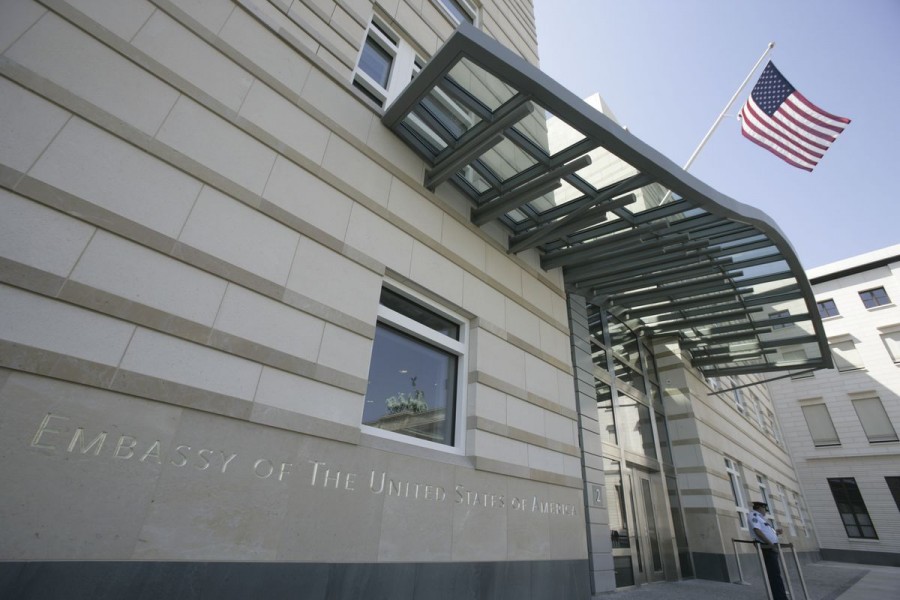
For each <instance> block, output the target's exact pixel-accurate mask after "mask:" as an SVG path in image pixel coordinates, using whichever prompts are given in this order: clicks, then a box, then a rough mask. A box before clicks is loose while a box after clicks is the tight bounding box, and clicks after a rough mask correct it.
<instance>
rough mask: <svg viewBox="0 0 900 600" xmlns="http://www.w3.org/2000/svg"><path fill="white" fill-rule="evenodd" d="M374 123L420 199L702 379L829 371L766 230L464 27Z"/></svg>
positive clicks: (791, 257)
mask: <svg viewBox="0 0 900 600" xmlns="http://www.w3.org/2000/svg"><path fill="white" fill-rule="evenodd" d="M382 121H383V123H384V124H385V125H386V126H387V127H389V128H390V129H391V130H393V131H394V132H395V133H396V134H397V135H398V136H399V137H400V138H402V139H403V140H404V141H405V142H406V143H407V144H408V145H409V146H411V147H412V148H413V149H414V150H415V151H416V152H418V153H419V154H420V155H421V156H422V157H423V158H424V159H425V160H426V161H427V162H428V164H429V167H428V168H427V170H426V172H425V180H424V184H425V186H426V187H428V188H429V189H432V190H434V189H435V188H436V187H437V186H438V185H440V184H442V183H444V182H449V183H451V184H453V185H455V186H456V187H457V188H458V189H459V190H461V191H462V192H463V193H464V194H465V195H467V196H468V197H469V198H470V200H471V202H472V210H471V220H472V223H474V224H475V225H478V226H482V225H485V224H486V223H489V222H493V221H499V222H500V223H501V224H503V225H504V226H505V227H506V228H507V229H508V231H509V246H508V251H509V252H510V253H518V252H524V251H531V250H534V251H537V252H538V253H539V255H540V259H541V266H542V267H543V268H544V269H552V268H562V270H563V275H564V281H565V285H566V287H567V289H568V290H569V291H570V292H574V293H578V294H581V295H583V296H585V297H586V298H587V299H588V301H589V302H591V303H592V304H595V305H597V306H601V307H605V308H609V309H611V310H613V311H614V312H615V313H616V314H618V315H620V316H621V317H622V318H625V319H627V320H629V322H630V323H631V324H632V325H634V326H635V327H637V328H638V329H639V330H641V331H644V332H646V333H648V334H650V335H659V336H673V335H674V336H678V337H679V338H680V340H681V342H682V348H683V349H684V350H685V352H687V354H688V355H689V356H690V357H691V363H692V365H693V366H694V367H696V368H698V369H699V370H700V371H702V372H703V373H704V375H706V376H721V375H729V374H743V373H760V372H767V371H779V370H799V369H816V368H828V367H831V353H830V352H829V350H828V342H827V339H826V337H825V332H824V328H823V326H822V322H821V318H820V317H819V315H818V311H817V309H816V304H815V298H814V296H813V293H812V289H811V287H810V284H809V281H808V279H807V278H806V275H805V273H804V271H803V268H802V266H801V265H800V261H799V260H798V258H797V256H796V254H795V253H794V251H793V249H792V248H791V246H790V243H789V242H788V240H787V239H786V238H785V236H784V234H782V232H781V231H780V230H779V228H778V226H777V225H776V224H775V223H774V222H773V221H772V220H771V219H770V218H769V217H768V216H767V215H765V214H764V213H763V212H761V211H759V210H757V209H756V208H753V207H751V206H747V205H745V204H741V203H739V202H737V201H735V200H733V199H731V198H729V197H727V196H724V195H723V194H720V193H718V192H716V191H715V190H714V189H712V188H711V187H709V186H707V185H706V184H704V183H703V182H701V181H700V180H698V179H697V178H695V177H693V176H692V175H690V174H689V173H687V172H686V171H684V170H683V169H681V168H680V167H678V166H677V165H676V164H675V163H673V162H672V161H670V160H669V159H667V158H666V157H664V156H663V155H661V154H660V153H659V152H657V151H656V150H654V149H653V148H651V147H650V146H648V145H647V144H645V143H643V142H642V141H640V140H639V139H637V138H636V137H634V136H633V135H631V134H630V133H629V132H628V131H626V130H625V129H623V128H622V127H620V126H619V125H618V124H617V123H615V122H614V121H613V120H611V119H610V118H609V117H607V116H605V115H604V114H602V113H600V112H598V111H597V110H595V109H594V108H593V107H591V106H590V105H588V104H587V103H586V102H584V101H582V100H581V99H579V98H577V97H576V96H575V95H574V94H572V93H571V92H569V91H568V90H566V89H565V88H564V87H562V86H561V85H560V84H558V83H557V82H555V81H554V80H552V79H551V78H549V77H548V76H547V75H546V74H544V73H542V72H541V71H540V70H539V69H537V68H536V67H534V66H533V65H531V64H529V63H528V62H526V61H525V60H524V59H522V58H521V57H519V56H517V55H515V54H513V53H512V52H511V51H510V50H508V49H507V48H505V47H503V46H502V45H501V44H500V43H499V42H497V41H496V40H494V39H492V38H490V37H488V36H487V35H485V34H484V33H482V32H481V31H479V30H477V29H476V28H474V27H473V26H471V25H469V24H467V23H464V24H462V25H461V26H460V27H459V29H458V30H457V31H456V32H455V33H454V34H453V35H452V36H451V37H450V39H448V40H447V42H446V43H445V44H444V45H443V47H442V48H441V49H440V50H439V51H438V52H437V54H435V55H434V56H433V57H432V59H431V60H430V61H429V62H428V64H426V65H425V67H424V68H423V69H422V70H421V71H420V72H419V74H418V75H417V76H416V77H415V79H413V81H412V82H411V83H410V84H409V85H408V86H407V88H406V89H405V90H404V91H403V92H402V93H401V94H400V96H399V97H398V98H397V99H396V100H395V101H394V102H393V103H392V104H391V106H390V107H388V109H387V110H386V111H385V114H384V116H383V119H382ZM560 132H561V133H560ZM667 192H671V193H667ZM669 197H671V200H669V201H666V200H667V199H668V198H669Z"/></svg>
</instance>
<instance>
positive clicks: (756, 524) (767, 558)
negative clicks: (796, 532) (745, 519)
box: [750, 502, 788, 600]
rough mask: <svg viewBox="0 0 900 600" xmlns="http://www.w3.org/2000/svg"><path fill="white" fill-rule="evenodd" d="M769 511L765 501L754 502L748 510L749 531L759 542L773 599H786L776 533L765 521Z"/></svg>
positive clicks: (777, 532) (778, 531)
mask: <svg viewBox="0 0 900 600" xmlns="http://www.w3.org/2000/svg"><path fill="white" fill-rule="evenodd" d="M767 512H769V505H768V504H766V503H765V502H754V503H753V510H752V511H750V533H751V534H752V535H753V537H754V539H755V540H756V541H757V542H759V543H760V544H761V549H762V555H763V562H765V564H766V577H768V578H769V587H771V588H772V599H773V600H787V597H788V596H787V593H786V592H785V590H784V581H782V579H781V564H780V563H779V561H778V534H780V533H781V529H778V530H776V529H775V528H774V527H772V525H771V524H769V522H768V521H766V517H765V513H767Z"/></svg>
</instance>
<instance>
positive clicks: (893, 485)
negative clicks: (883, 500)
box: [884, 475, 900, 510]
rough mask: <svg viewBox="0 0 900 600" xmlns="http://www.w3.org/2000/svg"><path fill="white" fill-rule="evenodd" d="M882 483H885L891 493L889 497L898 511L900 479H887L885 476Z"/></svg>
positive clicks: (899, 508)
mask: <svg viewBox="0 0 900 600" xmlns="http://www.w3.org/2000/svg"><path fill="white" fill-rule="evenodd" d="M884 482H885V483H887V486H888V489H889V490H890V491H891V496H893V497H894V503H895V504H896V505H897V510H900V477H897V476H892V477H889V476H887V475H885V477H884Z"/></svg>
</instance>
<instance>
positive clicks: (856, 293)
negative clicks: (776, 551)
mask: <svg viewBox="0 0 900 600" xmlns="http://www.w3.org/2000/svg"><path fill="white" fill-rule="evenodd" d="M898 270H900V246H890V247H888V248H883V249H881V250H877V251H874V252H869V253H866V254H861V255H859V256H854V257H851V258H848V259H845V260H841V261H838V262H835V263H831V264H828V265H824V266H822V267H818V268H815V269H811V270H810V271H809V278H810V281H811V282H812V284H813V289H814V290H815V292H816V300H817V302H818V307H819V311H820V313H821V316H822V319H823V322H824V323H825V330H826V332H827V334H828V341H829V343H830V344H831V349H832V352H833V353H834V359H835V368H834V369H832V370H827V371H815V372H814V373H810V372H803V371H800V372H797V373H795V374H794V375H793V376H791V377H790V378H786V379H781V380H779V381H777V382H773V383H772V384H771V388H772V390H773V392H774V393H775V398H776V406H777V408H778V412H779V415H780V418H781V421H782V423H784V427H785V437H786V438H787V439H788V441H789V443H790V446H791V451H792V453H793V455H794V460H795V462H796V467H797V473H798V475H799V476H800V479H801V484H802V485H803V489H804V492H805V494H806V498H807V500H808V502H809V506H810V510H811V511H812V521H813V523H814V524H815V528H816V531H817V532H818V534H819V541H820V544H821V547H822V556H823V557H825V558H827V559H829V560H841V561H847V562H859V563H867V564H887V565H895V566H896V565H900V512H898V511H900V439H898V437H897V432H898V431H900V368H898V365H900V309H898V308H897V305H896V301H897V299H898V298H900V277H898Z"/></svg>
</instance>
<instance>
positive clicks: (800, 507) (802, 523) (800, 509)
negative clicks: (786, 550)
mask: <svg viewBox="0 0 900 600" xmlns="http://www.w3.org/2000/svg"><path fill="white" fill-rule="evenodd" d="M791 494H793V495H794V504H796V505H797V515H799V517H800V527H802V528H803V534H804V535H805V536H806V537H809V525H808V524H807V521H806V515H805V514H804V513H805V512H806V511H805V508H804V507H803V499H802V498H801V497H800V494H798V493H797V492H795V491H793V490H791Z"/></svg>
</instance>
